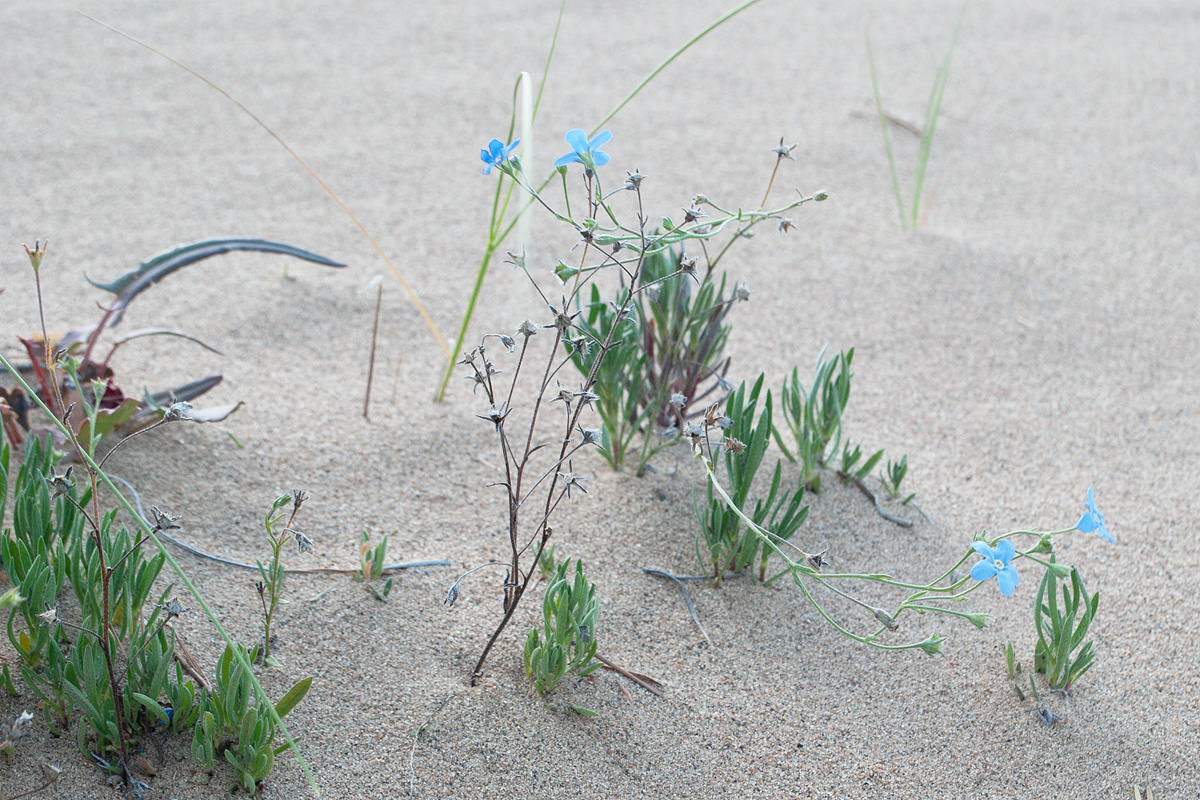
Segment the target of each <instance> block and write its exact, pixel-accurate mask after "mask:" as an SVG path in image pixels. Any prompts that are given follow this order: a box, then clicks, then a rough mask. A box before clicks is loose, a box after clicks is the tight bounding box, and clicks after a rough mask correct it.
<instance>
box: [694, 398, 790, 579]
mask: <svg viewBox="0 0 1200 800" xmlns="http://www.w3.org/2000/svg"><path fill="white" fill-rule="evenodd" d="M763 380H764V376H763V375H759V376H758V380H757V381H755V382H754V386H753V387H752V388H751V389H750V390H749V392H747V390H746V384H745V383H742V384H741V385H740V386H739V387H738V388H737V390H736V391H734V392H733V394H731V395H730V396H729V398H728V399H727V400H726V401H725V424H726V425H727V426H728V427H726V429H725V439H724V450H725V459H724V463H725V472H726V475H727V476H728V481H729V495H730V497H731V499H732V500H733V505H735V506H736V507H737V508H738V509H743V508H748V507H749V506H748V505H747V503H748V500H749V498H750V491H751V489H752V487H753V485H754V478H755V475H756V474H757V473H758V469H759V467H761V466H762V463H763V458H764V456H765V454H766V451H767V445H768V444H769V443H770V438H771V432H772V431H773V430H774V428H773V423H772V398H771V392H770V391H768V392H767V394H766V398H765V401H764V403H763V410H762V414H761V415H759V417H758V422H757V424H756V423H755V420H754V416H755V411H756V409H757V407H758V401H759V395H760V393H761V392H762V387H763ZM714 462H715V463H720V461H719V460H716V459H714ZM782 478H783V462H782V461H780V460H778V459H777V460H776V461H775V470H774V473H773V475H772V477H771V487H770V490H769V491H768V493H767V496H766V498H765V499H759V500H758V501H756V503H755V505H754V511H753V513H751V515H750V518H751V519H752V520H753V521H754V524H755V525H757V526H758V527H759V528H761V529H765V530H769V531H770V532H771V533H772V535H774V536H775V537H776V538H777V539H780V540H787V539H790V538H791V537H792V534H794V533H795V532H796V531H797V530H799V528H800V526H801V525H803V524H804V521H805V519H807V518H808V506H807V505H805V506H801V505H800V503H801V501H802V500H803V499H804V486H803V484H798V485H797V486H796V488H795V489H786V490H784V491H782V492H781V491H780V487H781V483H782ZM706 486H707V492H708V493H707V498H706V499H707V502H706V504H705V505H703V506H701V505H700V503H699V501H698V500H697V499H696V497H695V492H693V502H694V504H695V506H696V517H697V519H699V521H700V528H701V531H702V532H703V536H704V541H705V544H706V545H707V546H708V554H709V557H708V559H705V558H704V557H703V556H701V558H700V561H701V563H702V564H707V566H708V567H709V568H711V569H712V576H713V579H714V580H717V581H719V580H720V579H721V577H722V576H723V575H724V574H725V573H726V572H741V571H742V570H744V569H746V568H747V567H749V566H750V565H751V564H753V563H754V560H755V557H756V556H757V555H758V554H759V551H760V549H761V553H762V556H761V559H760V560H759V580H765V578H766V570H767V560H768V558H769V557H770V554H771V552H772V550H771V548H769V547H766V546H764V545H763V544H762V541H761V539H760V537H759V535H758V534H757V533H756V532H755V531H754V529H753V528H751V527H750V526H744V527H743V525H742V520H741V518H740V516H739V515H738V513H737V512H736V511H735V510H734V508H732V507H731V506H730V505H729V504H728V503H727V502H726V501H725V500H724V499H723V498H721V497H717V496H715V495H714V493H713V486H712V483H711V482H708V483H706Z"/></svg>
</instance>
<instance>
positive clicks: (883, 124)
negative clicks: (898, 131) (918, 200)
mask: <svg viewBox="0 0 1200 800" xmlns="http://www.w3.org/2000/svg"><path fill="white" fill-rule="evenodd" d="M867 63H868V64H869V65H870V67H871V88H872V89H874V90H875V111H876V113H878V114H879V127H880V128H882V129H883V147H884V150H886V151H887V159H888V169H889V170H890V171H891V173H892V191H893V192H895V194H896V210H897V211H898V212H899V214H900V229H901V230H908V219H907V217H906V216H905V214H904V198H903V197H901V196H900V176H899V175H897V174H896V156H895V155H894V154H893V153H892V134H891V133H890V132H889V131H888V121H887V115H886V114H884V113H883V97H882V95H880V93H879V76H878V75H876V73H875V53H874V51H872V50H871V37H870V36H868V37H867Z"/></svg>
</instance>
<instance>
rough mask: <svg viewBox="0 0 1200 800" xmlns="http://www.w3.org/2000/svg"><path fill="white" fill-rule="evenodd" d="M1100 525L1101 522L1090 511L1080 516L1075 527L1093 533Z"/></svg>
mask: <svg viewBox="0 0 1200 800" xmlns="http://www.w3.org/2000/svg"><path fill="white" fill-rule="evenodd" d="M1099 527H1100V522H1099V521H1098V520H1097V519H1096V515H1095V514H1093V513H1092V512H1090V511H1088V512H1087V513H1085V514H1084V515H1083V516H1082V517H1080V518H1079V522H1077V523H1076V524H1075V529H1076V530H1078V531H1082V532H1083V533H1091V532H1092V531H1094V530H1096V528H1099Z"/></svg>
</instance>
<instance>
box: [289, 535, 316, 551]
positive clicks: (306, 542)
mask: <svg viewBox="0 0 1200 800" xmlns="http://www.w3.org/2000/svg"><path fill="white" fill-rule="evenodd" d="M292 538H293V539H295V540H296V547H298V548H299V549H300V552H301V553H307V552H309V551H310V550H312V544H313V543H312V539H309V538H308V537H307V536H305V535H304V534H303V533H301V532H300V531H295V532H294V533H293V534H292Z"/></svg>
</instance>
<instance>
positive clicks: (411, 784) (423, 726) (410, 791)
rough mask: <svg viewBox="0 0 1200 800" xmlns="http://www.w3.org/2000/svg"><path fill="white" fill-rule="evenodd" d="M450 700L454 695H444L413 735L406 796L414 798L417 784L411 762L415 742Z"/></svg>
mask: <svg viewBox="0 0 1200 800" xmlns="http://www.w3.org/2000/svg"><path fill="white" fill-rule="evenodd" d="M452 699H454V695H452V694H448V695H446V699H445V700H443V701H442V702H440V703H438V705H437V708H435V709H434V710H433V712H432V713H430V715H429V717H428V718H426V720H425V721H424V722H422V723H421V727H419V728H417V732H416V733H414V734H413V743H412V749H411V750H409V751H408V796H409V797H416V794H415V793H414V791H415V784H416V782H417V771H416V770H415V769H414V768H413V760H414V759H415V758H416V756H417V740H418V739H420V738H421V731H423V730H425V729H426V728H428V727H429V723H431V722H433V718H434V717H436V716H437V713H438V712H439V711H441V710H442V709H443V708H445V707H446V704H447V703H449V702H450V701H451V700H452Z"/></svg>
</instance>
